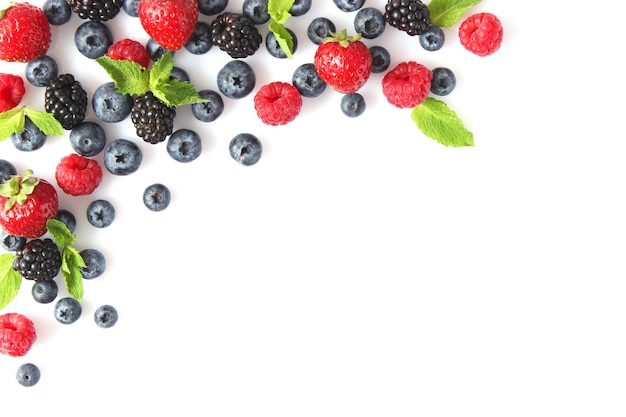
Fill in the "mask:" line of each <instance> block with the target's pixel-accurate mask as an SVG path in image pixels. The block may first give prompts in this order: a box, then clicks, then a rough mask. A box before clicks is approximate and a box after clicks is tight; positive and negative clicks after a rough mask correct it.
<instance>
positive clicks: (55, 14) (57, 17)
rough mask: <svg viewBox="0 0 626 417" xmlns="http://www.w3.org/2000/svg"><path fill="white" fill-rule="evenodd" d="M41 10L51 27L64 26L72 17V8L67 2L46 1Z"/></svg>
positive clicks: (64, 0)
mask: <svg viewBox="0 0 626 417" xmlns="http://www.w3.org/2000/svg"><path fill="white" fill-rule="evenodd" d="M41 10H43V13H44V14H45V15H46V18H47V19H48V23H50V24H51V25H52V26H61V25H64V24H65V23H67V22H69V21H70V18H71V17H72V8H71V7H70V3H69V2H68V1H67V0H46V1H45V2H44V4H43V6H41Z"/></svg>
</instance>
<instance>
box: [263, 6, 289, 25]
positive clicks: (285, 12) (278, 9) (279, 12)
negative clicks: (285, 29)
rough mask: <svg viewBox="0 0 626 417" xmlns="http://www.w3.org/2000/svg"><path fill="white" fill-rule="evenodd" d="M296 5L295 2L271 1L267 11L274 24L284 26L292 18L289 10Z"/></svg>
mask: <svg viewBox="0 0 626 417" xmlns="http://www.w3.org/2000/svg"><path fill="white" fill-rule="evenodd" d="M294 3H295V0H269V2H268V4H267V11H268V13H269V15H270V17H271V18H272V20H273V21H274V22H276V23H278V24H279V25H283V24H285V22H286V21H287V19H289V18H290V17H291V14H290V13H289V10H291V7H292V6H293V4H294Z"/></svg>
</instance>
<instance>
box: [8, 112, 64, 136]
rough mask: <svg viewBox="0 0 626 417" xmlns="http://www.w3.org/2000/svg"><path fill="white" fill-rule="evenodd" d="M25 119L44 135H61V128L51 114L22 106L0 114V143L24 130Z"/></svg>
mask: <svg viewBox="0 0 626 417" xmlns="http://www.w3.org/2000/svg"><path fill="white" fill-rule="evenodd" d="M26 117H28V118H29V119H30V121H31V122H33V124H34V125H35V126H37V127H38V128H39V130H41V131H42V132H43V133H44V134H45V135H48V136H61V135H63V126H61V123H59V121H58V120H57V119H55V118H54V116H53V115H52V114H50V113H48V112H45V111H39V110H34V109H30V108H28V107H24V106H23V107H14V108H12V109H10V110H6V111H3V112H2V113H0V142H2V141H3V140H5V139H6V138H8V137H10V136H11V135H13V134H16V133H21V132H22V130H24V124H25V122H26Z"/></svg>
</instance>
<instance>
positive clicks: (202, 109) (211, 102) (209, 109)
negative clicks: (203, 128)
mask: <svg viewBox="0 0 626 417" xmlns="http://www.w3.org/2000/svg"><path fill="white" fill-rule="evenodd" d="M198 95H199V96H200V97H202V98H203V99H205V100H206V101H205V102H203V103H194V104H192V105H191V113H192V114H193V116H194V117H195V118H196V119H198V120H200V121H201V122H207V123H208V122H212V121H214V120H215V119H217V118H218V117H220V116H221V114H222V113H223V112H224V100H223V99H222V96H221V95H220V94H219V93H218V92H217V91H214V90H200V91H198Z"/></svg>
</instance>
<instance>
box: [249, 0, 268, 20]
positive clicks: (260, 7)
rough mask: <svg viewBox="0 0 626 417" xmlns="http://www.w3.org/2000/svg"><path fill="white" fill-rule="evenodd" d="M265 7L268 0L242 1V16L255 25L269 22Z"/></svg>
mask: <svg viewBox="0 0 626 417" xmlns="http://www.w3.org/2000/svg"><path fill="white" fill-rule="evenodd" d="M267 6H268V0H244V2H243V14H244V15H246V16H247V17H248V19H250V20H252V23H254V24H255V25H262V24H264V23H267V22H269V20H270V13H269V11H268V9H267Z"/></svg>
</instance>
